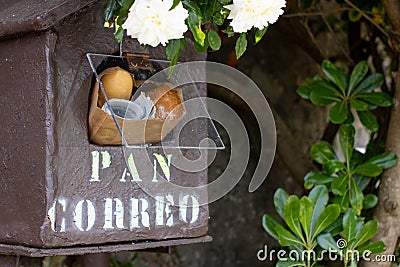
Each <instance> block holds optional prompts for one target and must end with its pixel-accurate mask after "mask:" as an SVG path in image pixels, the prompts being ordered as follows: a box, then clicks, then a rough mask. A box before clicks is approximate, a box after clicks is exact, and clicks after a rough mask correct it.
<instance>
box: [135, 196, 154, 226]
mask: <svg viewBox="0 0 400 267" xmlns="http://www.w3.org/2000/svg"><path fill="white" fill-rule="evenodd" d="M139 203H140V204H141V205H140V206H139ZM148 208H149V202H148V201H147V200H146V199H137V198H131V229H134V228H139V227H140V225H139V221H141V223H142V225H143V226H144V227H147V228H150V216H149V213H148V211H147V209H148ZM139 219H141V220H139Z"/></svg>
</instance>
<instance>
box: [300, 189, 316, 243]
mask: <svg viewBox="0 0 400 267" xmlns="http://www.w3.org/2000/svg"><path fill="white" fill-rule="evenodd" d="M312 215H313V204H312V202H311V200H310V199H309V198H308V197H306V196H303V197H302V198H301V199H300V218H299V220H300V223H301V226H302V227H303V230H304V233H305V235H306V236H308V237H311V234H312V233H311V232H310V231H311V220H312Z"/></svg>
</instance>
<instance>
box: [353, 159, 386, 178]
mask: <svg viewBox="0 0 400 267" xmlns="http://www.w3.org/2000/svg"><path fill="white" fill-rule="evenodd" d="M354 171H355V172H356V173H358V174H361V175H364V176H367V177H376V176H378V175H380V174H381V173H382V168H380V167H379V166H377V165H376V164H374V163H370V162H366V163H364V164H361V165H359V166H358V167H357V168H356V169H355V170H354Z"/></svg>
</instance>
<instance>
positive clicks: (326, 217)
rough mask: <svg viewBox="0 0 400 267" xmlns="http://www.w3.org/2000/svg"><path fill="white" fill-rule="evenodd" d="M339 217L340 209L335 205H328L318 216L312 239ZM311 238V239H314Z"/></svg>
mask: <svg viewBox="0 0 400 267" xmlns="http://www.w3.org/2000/svg"><path fill="white" fill-rule="evenodd" d="M339 215H340V207H339V205H336V204H331V205H328V206H327V207H326V208H325V209H324V210H323V211H322V212H321V215H320V216H319V218H318V220H317V223H316V225H315V230H314V233H313V237H314V238H315V237H317V236H318V234H320V233H321V232H322V231H323V230H325V228H327V227H328V226H329V225H331V224H332V223H333V222H334V221H336V219H337V218H338V217H339ZM314 238H313V239H314Z"/></svg>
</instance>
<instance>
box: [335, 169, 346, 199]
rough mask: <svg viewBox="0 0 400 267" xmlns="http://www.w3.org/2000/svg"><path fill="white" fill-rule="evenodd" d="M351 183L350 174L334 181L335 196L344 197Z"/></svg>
mask: <svg viewBox="0 0 400 267" xmlns="http://www.w3.org/2000/svg"><path fill="white" fill-rule="evenodd" d="M348 181H349V176H348V174H343V175H340V176H338V177H336V179H334V180H333V181H332V185H331V187H332V193H333V194H335V195H339V196H343V195H344V193H345V192H346V191H347V189H348V188H347V187H348V186H347V185H348Z"/></svg>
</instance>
